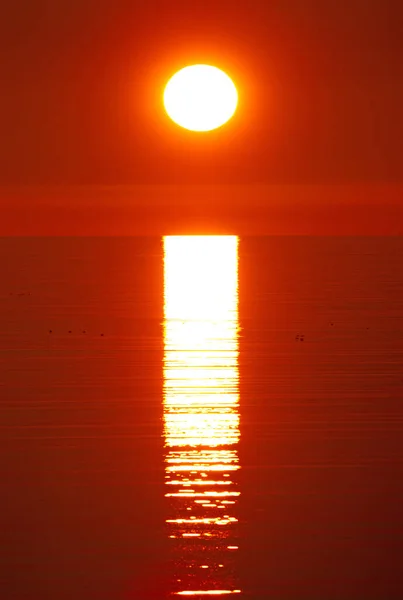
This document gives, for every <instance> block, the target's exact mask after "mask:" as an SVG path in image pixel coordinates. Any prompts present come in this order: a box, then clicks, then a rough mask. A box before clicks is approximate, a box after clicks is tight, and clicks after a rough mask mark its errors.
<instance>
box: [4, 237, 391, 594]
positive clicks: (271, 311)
mask: <svg viewBox="0 0 403 600" xmlns="http://www.w3.org/2000/svg"><path fill="white" fill-rule="evenodd" d="M0 310H1V321H0V398H1V405H0V434H1V438H0V439H1V441H0V473H1V478H2V479H1V481H2V483H1V501H0V502H1V511H0V531H1V533H0V540H1V543H0V597H1V598H3V597H4V598H7V599H17V600H36V599H39V598H40V599H41V600H47V599H49V600H63V599H73V598H74V599H75V600H81V599H84V598H85V600H98V599H99V600H106V599H108V600H109V599H110V600H112V599H113V600H129V599H137V598H141V599H142V598H145V599H147V598H165V597H167V596H168V595H169V594H171V593H172V594H179V595H180V597H181V596H191V597H194V598H197V597H200V598H202V597H206V596H207V597H209V596H211V595H213V596H215V595H217V596H220V597H227V596H228V597H232V594H236V597H237V598H242V597H245V598H251V599H252V600H260V599H261V598H271V599H273V600H276V599H279V600H280V599H281V600H286V599H287V600H288V599H290V600H291V599H292V600H302V599H304V600H305V599H306V600H308V599H309V600H313V599H316V598H317V599H318V600H319V599H320V600H323V599H324V598H326V599H327V600H332V599H343V600H344V599H350V598H351V599H353V598H365V599H374V600H375V599H377V600H378V599H381V598H382V599H384V598H388V599H389V598H391V599H392V598H393V599H394V598H400V597H403V576H402V574H401V564H402V559H403V511H402V501H403V483H402V482H403V478H402V476H403V469H402V464H403V463H402V461H403V438H402V432H403V419H402V418H403V239H402V238H398V237H396V238H392V237H391V238H364V237H362V238H347V237H346V238H309V237H307V238H304V237H277V238H275V237H274V238H241V239H238V238H237V237H235V236H216V237H214V236H213V237H186V236H179V237H168V238H165V239H157V238H155V239H154V238H58V239H52V238H8V239H6V238H3V239H0ZM173 597H175V596H173Z"/></svg>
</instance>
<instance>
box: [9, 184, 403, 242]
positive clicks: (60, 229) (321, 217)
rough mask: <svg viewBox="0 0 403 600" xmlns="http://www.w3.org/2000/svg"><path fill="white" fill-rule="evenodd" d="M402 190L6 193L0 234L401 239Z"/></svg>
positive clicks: (192, 188)
mask: <svg viewBox="0 0 403 600" xmlns="http://www.w3.org/2000/svg"><path fill="white" fill-rule="evenodd" d="M402 198H403V186H399V185H368V184H367V185H364V184H361V185H331V186H329V185H328V186H326V185H316V186H314V185H311V186H308V185H299V186H292V185H291V186H290V185H289V186H287V185H283V186H269V185H232V186H231V185H183V186H173V185H142V186H141V185H139V186H97V187H96V186H77V187H70V188H68V187H40V188H33V187H25V188H21V187H20V188H16V187H14V188H11V187H8V188H3V190H2V196H1V198H0V208H1V215H2V219H1V221H0V235H144V234H152V235H163V234H171V233H235V234H240V235H256V234H266V235H267V234H274V235H280V234H314V235H355V234H358V235H396V234H399V235H403V202H402Z"/></svg>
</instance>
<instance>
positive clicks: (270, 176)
mask: <svg viewBox="0 0 403 600" xmlns="http://www.w3.org/2000/svg"><path fill="white" fill-rule="evenodd" d="M402 19H403V4H402V2H400V1H399V0H389V1H386V2H385V0H371V2H370V5H369V4H368V0H367V1H366V2H364V0H350V1H349V2H348V3H345V2H340V0H326V2H324V1H323V0H310V1H309V2H306V1H303V0H291V1H289V2H287V3H284V2H283V0H273V1H271V2H268V1H267V0H250V1H249V2H234V1H233V0H220V2H217V1H216V0H205V2H202V3H197V2H185V1H182V0H177V1H175V2H171V1H168V0H151V1H149V2H144V3H143V2H125V1H123V2H116V1H112V0H97V2H95V1H94V0H58V1H57V2H45V1H44V0H21V2H18V3H13V2H8V3H3V4H2V5H1V7H0V79H1V81H2V91H1V94H0V136H1V143H0V209H1V211H2V212H1V222H0V230H1V231H2V232H3V233H12V232H14V233H24V232H38V233H45V232H49V233H55V234H56V233H65V232H74V231H77V232H83V233H85V232H91V231H93V232H104V233H112V232H116V233H120V232H125V233H136V232H138V231H146V230H147V231H155V230H158V231H161V230H168V229H169V230H171V229H175V228H177V227H182V225H183V226H185V225H186V223H187V225H188V226H189V223H196V222H195V221H193V220H192V221H189V220H188V219H190V218H192V219H196V217H197V223H199V225H200V226H201V227H204V228H205V227H207V226H213V227H215V228H218V229H220V228H224V229H230V230H231V231H233V230H235V229H237V230H239V231H241V229H242V230H245V231H246V230H247V231H249V230H250V231H256V232H257V231H267V232H274V233H278V232H281V231H284V232H288V231H291V232H292V231H295V232H299V231H304V232H311V231H318V232H322V233H324V232H326V231H329V230H332V231H340V232H342V231H350V230H351V229H352V228H356V231H357V232H358V231H360V232H363V231H368V232H370V231H381V232H395V230H399V229H400V231H401V225H400V224H401V216H400V208H399V207H398V205H400V206H401V205H402V203H403V196H402V193H401V189H402V187H401V186H403V111H402V106H403V45H402V43H401V23H402V22H403V20H402ZM194 62H208V63H213V64H216V65H217V66H220V67H221V68H223V69H224V70H226V71H227V72H228V73H229V74H230V75H231V77H232V78H233V79H234V81H235V82H236V84H237V86H238V90H239V107H238V111H237V114H236V116H235V117H234V119H232V120H231V121H230V122H229V123H228V124H227V125H226V126H224V127H222V128H220V129H219V130H217V131H215V132H211V133H209V134H201V135H199V134H194V133H193V132H188V131H185V130H183V129H181V128H179V127H177V126H176V125H175V124H173V123H172V122H171V121H170V120H169V119H168V118H167V117H166V115H165V113H164V111H163V107H162V91H163V86H164V85H165V83H166V81H167V79H168V78H169V77H170V76H171V75H172V74H173V72H175V70H177V69H179V68H181V67H182V66H184V65H185V64H189V63H194ZM206 185H207V186H211V187H210V188H209V190H210V191H209V192H208V194H207V195H205V194H204V191H205V189H206V188H205V187H203V186H206ZM234 185H235V186H237V185H238V186H240V188H239V190H238V191H234V190H233V189H231V190H229V188H227V187H226V186H234ZM256 185H257V186H258V187H259V190H257V189H256ZM22 186H23V187H24V190H22V191H21V187H22ZM38 186H39V187H38ZM55 186H56V187H57V189H56V190H55ZM80 186H89V187H87V188H86V191H85V192H84V191H81V192H78V191H77V190H78V188H80ZM105 186H116V189H115V192H114V194H112V196H113V199H112V197H111V200H110V204H109V205H108V203H107V201H106V200H105V202H104V200H102V198H103V192H100V191H99V190H100V188H102V189H104V187H105ZM127 186H129V187H130V190H131V191H130V192H129V191H128V187H127ZM147 186H151V187H149V188H148V189H146V187H147ZM186 186H193V188H192V192H191V194H190V195H189V193H188V188H187V187H186ZM248 186H249V187H248ZM250 186H252V187H250ZM265 186H266V188H265ZM312 186H314V187H312ZM315 186H316V187H315ZM399 186H400V187H399ZM10 190H14V191H13V192H11V191H10ZM211 190H216V191H214V193H213V192H211ZM313 190H314V191H313ZM77 194H78V195H77ZM109 196H111V195H110V194H109ZM212 196H213V197H214V202H213V201H212V200H211V198H212ZM234 197H236V202H235V204H236V209H234V208H233V200H232V199H233V198H234ZM196 198H197V200H196ZM362 198H368V202H370V203H371V209H370V210H369V209H368V210H366V208H365V207H364V206H363V204H362V203H363V202H364V204H365V201H363V200H362ZM370 198H372V200H370ZM99 202H100V204H98V203H99ZM105 203H106V204H105ZM167 204H168V205H169V206H170V207H169V208H168V207H167ZM374 204H376V208H375V206H374ZM349 205H350V208H349ZM90 206H91V207H90ZM199 225H196V224H194V227H196V228H197V227H198V226H199ZM192 226H193V225H192ZM240 228H241V229H240Z"/></svg>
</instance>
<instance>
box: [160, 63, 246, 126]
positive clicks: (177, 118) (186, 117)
mask: <svg viewBox="0 0 403 600" xmlns="http://www.w3.org/2000/svg"><path fill="white" fill-rule="evenodd" d="M237 104H238V92H237V89H236V87H235V85H234V83H233V81H232V79H231V78H230V77H229V76H228V75H227V74H226V73H224V71H222V70H221V69H218V68H217V67H213V66H211V65H190V66H187V67H184V68H183V69H181V70H180V71H178V72H177V73H175V75H173V76H172V77H171V79H170V80H169V81H168V83H167V85H166V87H165V90H164V106H165V110H166V112H167V113H168V115H169V117H170V118H171V119H172V121H174V122H175V123H176V124H177V125H180V126H181V127H184V128H185V129H190V130H191V131H211V130H213V129H217V128H218V127H221V126H222V125H224V123H226V122H227V121H229V119H230V118H231V117H232V116H233V115H234V113H235V111H236V107H237Z"/></svg>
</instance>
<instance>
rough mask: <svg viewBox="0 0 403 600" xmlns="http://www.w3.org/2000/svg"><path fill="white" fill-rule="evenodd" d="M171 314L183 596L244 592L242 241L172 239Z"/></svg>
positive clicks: (167, 268) (169, 360) (172, 506)
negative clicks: (240, 546) (240, 560)
mask: <svg viewBox="0 0 403 600" xmlns="http://www.w3.org/2000/svg"><path fill="white" fill-rule="evenodd" d="M164 316H165V319H164V435H165V449H166V455H165V484H166V493H165V497H166V498H167V502H168V503H169V517H168V518H167V519H166V523H167V527H168V530H169V538H170V539H172V540H173V542H172V543H173V544H174V545H175V549H176V553H177V556H178V557H177V563H176V564H175V565H174V567H173V572H174V580H175V581H177V582H178V583H177V584H176V586H177V588H178V589H177V590H176V594H178V595H181V596H200V595H203V596H204V595H205V596H227V595H229V594H238V593H240V590H239V589H237V588H238V586H237V569H236V567H235V562H234V549H235V548H237V546H236V545H235V544H234V543H232V542H235V543H236V542H237V529H236V527H237V524H238V518H237V515H236V509H237V500H238V497H239V495H240V492H239V487H238V482H237V471H238V470H239V468H240V465H239V459H238V453H237V444H238V441H239V438H240V430H239V370H238V238H237V237H235V236H168V237H165V238H164ZM173 551H174V550H173ZM235 554H236V553H235ZM174 555H175V551H174ZM206 557H207V558H208V563H207V564H206Z"/></svg>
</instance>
